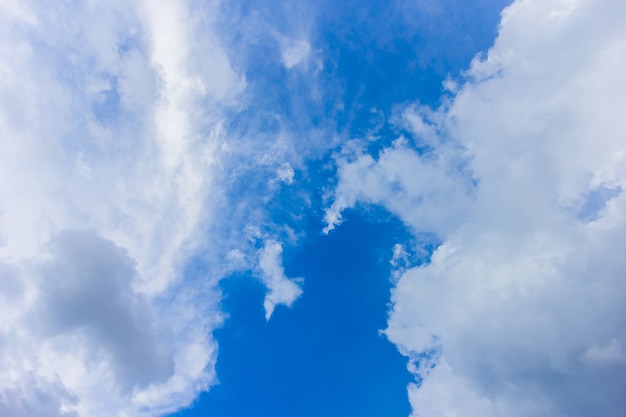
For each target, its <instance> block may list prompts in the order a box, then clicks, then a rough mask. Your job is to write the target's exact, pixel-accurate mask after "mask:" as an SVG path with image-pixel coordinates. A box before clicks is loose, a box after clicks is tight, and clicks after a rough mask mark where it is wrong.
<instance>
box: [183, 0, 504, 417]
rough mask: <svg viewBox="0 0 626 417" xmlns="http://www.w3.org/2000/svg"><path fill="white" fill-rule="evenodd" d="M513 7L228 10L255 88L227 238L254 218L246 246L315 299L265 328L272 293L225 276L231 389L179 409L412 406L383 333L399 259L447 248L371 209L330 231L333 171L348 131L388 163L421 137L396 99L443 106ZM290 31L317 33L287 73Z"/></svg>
mask: <svg viewBox="0 0 626 417" xmlns="http://www.w3.org/2000/svg"><path fill="white" fill-rule="evenodd" d="M508 3H509V2H508V1H501V0H498V1H491V2H478V3H472V4H469V3H466V2H458V1H444V2H437V3H436V4H435V3H434V2H426V3H420V4H421V6H411V5H409V4H402V3H400V2H389V3H374V2H371V3H363V2H321V3H317V4H316V5H311V4H307V5H302V6H301V9H300V10H296V8H295V6H293V5H291V6H289V5H283V4H279V3H276V2H264V1H248V2H240V3H236V4H227V5H223V6H222V7H223V8H224V13H225V19H224V21H223V22H221V26H222V28H223V29H224V33H225V35H224V36H225V37H226V38H225V39H226V43H227V44H230V45H239V44H241V45H248V46H244V47H243V48H241V49H240V48H236V47H233V48H231V52H230V58H231V60H232V62H233V65H234V66H235V67H236V68H239V70H240V71H242V72H243V74H244V75H245V79H246V83H247V87H246V91H245V92H244V95H245V100H244V104H243V108H238V109H232V110H231V111H230V112H229V113H230V114H229V119H228V121H227V126H226V127H227V130H228V132H229V133H230V134H231V135H233V136H234V137H235V138H236V137H239V138H241V139H240V141H241V142H240V144H241V146H242V149H238V150H237V152H235V154H234V156H233V158H234V159H233V160H232V161H230V162H228V163H227V165H228V164H231V165H229V166H231V167H232V170H231V171H230V172H226V173H225V178H224V181H227V182H228V187H225V188H226V189H227V190H228V191H227V194H226V201H224V204H223V207H222V208H223V209H225V210H231V211H232V219H231V220H232V221H231V222H230V223H229V224H225V225H222V228H223V230H220V231H219V233H223V234H231V235H233V236H235V235H236V236H239V237H241V236H243V235H244V234H245V231H244V229H245V228H246V226H247V225H249V224H256V225H257V226H259V227H260V235H259V236H261V239H260V240H253V241H249V242H248V248H247V250H248V251H249V253H253V252H254V251H255V250H258V249H259V248H260V247H262V245H263V242H262V238H263V237H264V238H272V239H277V240H278V241H280V242H282V243H283V246H284V265H285V273H286V276H287V277H290V278H291V277H303V278H304V285H303V290H304V293H303V295H301V297H300V299H298V300H297V301H296V302H295V304H294V305H293V306H292V307H291V308H289V309H288V308H286V307H284V306H278V308H277V309H276V311H275V313H274V315H273V316H272V317H271V319H270V320H269V321H265V318H264V313H263V298H264V295H265V289H264V287H263V286H262V284H261V283H260V282H259V281H258V280H257V279H256V278H255V277H253V275H254V273H252V272H249V273H242V274H238V275H236V276H233V277H231V278H228V279H226V280H225V281H223V282H222V284H221V289H222V291H223V293H224V295H225V298H224V301H223V307H224V310H225V312H226V313H227V314H228V315H229V318H228V319H227V320H226V321H225V323H224V325H223V327H222V328H221V329H220V330H218V331H217V332H216V334H215V337H216V338H217V341H218V343H219V349H220V355H219V357H218V361H217V373H218V378H219V380H220V383H219V384H218V385H217V386H214V387H213V388H211V390H210V391H209V392H208V393H204V394H202V395H201V397H200V398H199V399H198V400H197V401H196V402H195V404H194V406H193V407H192V408H190V409H187V410H183V411H181V412H180V413H178V414H176V415H177V416H186V417H189V416H196V415H206V414H210V415H214V416H240V415H246V414H253V415H268V416H270V415H271V416H283V415H284V416H287V415H289V416H290V415H302V416H306V415H311V416H313V415H315V416H318V415H328V416H333V415H337V416H343V415H363V416H368V415H372V416H374V415H376V416H378V415H388V416H394V415H397V416H406V415H408V414H409V412H410V408H409V404H408V400H407V396H406V386H407V384H408V383H409V382H411V381H412V380H413V377H412V376H411V374H410V373H409V372H408V371H407V368H406V366H407V359H406V358H403V357H402V356H401V355H400V354H399V353H398V352H397V350H396V348H395V347H394V346H393V345H392V344H391V343H389V342H388V341H387V340H386V339H385V337H384V336H381V335H380V334H379V330H382V329H384V328H385V327H386V320H387V308H388V304H387V303H388V302H389V291H390V288H391V285H392V280H393V268H392V266H391V264H390V262H389V261H390V259H391V258H392V253H393V248H394V245H396V244H403V248H405V249H406V250H407V255H406V259H405V260H404V261H403V263H402V265H401V267H410V266H414V265H417V264H420V263H423V262H428V260H429V257H430V255H431V254H432V252H433V250H434V249H435V248H436V247H437V246H438V245H439V243H440V242H439V241H438V239H437V238H436V236H434V235H432V234H427V233H426V234H421V235H415V234H412V233H411V232H409V230H408V229H406V228H405V227H404V225H402V224H400V223H399V221H398V220H397V219H395V218H394V217H393V216H391V215H390V214H389V213H388V212H386V211H384V210H382V209H378V208H377V207H373V206H369V205H357V207H356V208H355V209H354V210H348V213H345V216H344V222H343V223H342V225H341V226H340V227H339V228H338V229H337V230H336V231H333V232H332V233H331V234H330V235H329V236H323V235H322V234H321V229H322V228H323V226H324V225H323V222H322V218H323V208H324V207H326V206H327V204H328V201H326V198H327V196H326V195H325V190H330V189H331V188H332V186H333V185H334V183H335V182H336V180H337V178H336V175H335V174H336V166H335V165H334V160H333V156H332V153H333V152H335V151H337V149H338V147H340V146H342V145H343V144H345V141H346V140H350V139H363V138H365V139H367V140H369V142H368V145H367V151H368V152H369V153H371V154H372V155H374V156H376V155H377V153H378V152H379V151H380V150H382V149H384V148H385V147H387V146H389V144H390V143H391V142H393V141H394V140H396V139H397V138H398V137H399V136H400V135H411V133H410V132H409V130H407V129H406V128H405V127H404V126H401V125H399V124H398V123H396V122H395V121H394V115H397V111H398V107H399V106H400V107H402V106H406V105H407V104H411V103H416V102H417V103H420V104H424V105H427V106H431V107H434V108H436V107H437V106H438V105H439V104H440V100H441V97H442V94H444V89H443V82H444V81H445V80H446V79H447V78H449V77H452V78H454V79H457V80H461V81H462V73H461V71H462V69H464V68H466V67H467V65H468V63H469V61H470V60H471V59H472V58H473V57H474V56H475V55H476V54H477V53H479V52H481V51H484V50H486V49H487V48H488V47H489V46H490V45H491V44H492V43H493V39H494V36H495V34H496V28H497V27H496V26H497V23H498V21H499V13H500V11H501V9H502V8H503V7H504V6H505V5H506V4H508ZM299 7H300V6H299ZM281 39H292V40H299V39H302V40H305V41H306V42H308V43H309V46H310V51H309V54H310V55H309V56H308V58H307V59H308V60H309V61H308V62H305V63H304V64H303V66H302V67H299V66H297V65H296V66H293V67H291V68H287V66H286V65H284V62H282V61H281V59H282V57H281ZM316 60H319V62H317V61H316ZM281 135H285V136H287V139H286V140H290V141H291V145H292V147H291V148H289V149H290V150H289V152H292V153H291V154H280V152H279V151H276V147H274V148H273V146H274V145H276V143H278V142H279V141H280V140H281ZM337 136H338V137H340V140H339V141H338V142H335V140H336V139H335V138H336V137H337ZM250 139H251V140H250ZM231 143H232V142H231ZM235 146H237V145H235ZM414 146H416V145H414ZM418 151H419V149H418ZM241 153H244V154H246V155H257V156H258V157H257V159H256V162H253V163H252V164H250V163H246V164H238V162H237V160H238V158H239V156H238V154H241ZM263 158H265V159H263ZM281 158H282V160H281ZM248 160H249V159H248ZM283 162H287V163H291V164H292V165H293V166H290V168H291V169H293V178H292V180H290V181H287V182H285V181H282V182H281V181H278V180H277V170H278V169H280V167H281V164H282V163H283ZM225 241H233V242H235V241H241V239H234V238H233V239H226V240H225ZM224 249H225V250H228V249H229V248H224ZM190 265H191V266H190V267H189V268H188V275H195V274H196V273H198V274H200V275H203V274H205V273H206V271H205V269H204V267H203V266H202V261H201V260H198V259H196V260H194V261H193V262H192V263H191V264H190ZM190 278H191V279H193V277H190ZM257 278H258V277H257ZM426 354H427V353H425V355H426ZM430 354H432V355H431V356H432V358H431V357H430V356H429V357H428V358H426V357H421V358H412V359H411V361H412V362H411V363H412V364H413V366H418V364H417V362H419V361H420V360H421V361H422V362H424V361H426V360H427V359H429V358H430V359H433V358H434V359H433V362H435V359H436V356H437V355H436V354H437V353H436V352H431V353H430ZM417 382H419V381H417Z"/></svg>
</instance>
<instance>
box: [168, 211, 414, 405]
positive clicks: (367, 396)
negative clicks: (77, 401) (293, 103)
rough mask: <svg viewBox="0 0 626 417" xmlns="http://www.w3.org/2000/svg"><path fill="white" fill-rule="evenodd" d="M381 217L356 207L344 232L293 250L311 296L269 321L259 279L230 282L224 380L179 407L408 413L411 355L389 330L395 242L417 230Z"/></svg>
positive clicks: (290, 268)
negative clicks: (407, 357) (386, 332)
mask: <svg viewBox="0 0 626 417" xmlns="http://www.w3.org/2000/svg"><path fill="white" fill-rule="evenodd" d="M380 218H381V216H371V217H369V218H368V219H365V218H364V217H363V216H362V215H360V214H358V213H356V212H353V213H352V214H351V215H348V221H347V222H346V224H345V225H344V226H342V228H340V229H339V230H338V231H337V232H336V233H333V234H331V235H329V236H325V237H322V238H317V239H310V240H308V241H307V242H306V243H304V244H303V245H302V246H301V247H299V248H292V249H288V250H286V252H285V269H286V274H287V275H288V276H303V277H304V280H305V281H304V295H303V296H302V298H301V299H299V300H298V301H296V303H295V304H294V305H293V306H292V307H291V308H290V309H287V308H284V307H279V308H277V310H276V311H275V313H274V315H273V316H272V318H271V319H270V320H269V321H267V322H266V321H265V319H264V317H263V311H262V310H263V309H262V300H263V297H264V288H263V287H262V286H261V285H260V284H259V283H258V281H256V280H254V279H252V278H251V277H250V276H245V275H244V276H235V277H232V278H229V279H226V280H225V281H223V282H222V284H221V286H222V289H223V291H224V293H225V298H224V301H223V307H224V309H225V311H226V312H227V313H228V314H229V315H230V317H229V318H228V320H227V321H226V324H225V325H224V327H223V328H222V329H220V330H218V331H217V332H216V338H217V340H218V342H219V345H220V354H219V357H218V362H217V372H218V375H219V379H220V384H219V385H217V386H215V387H213V388H212V389H211V390H210V391H209V392H208V393H206V394H203V395H202V396H201V397H200V399H199V400H198V401H197V402H196V404H195V405H194V406H193V407H192V408H190V409H188V410H185V411H183V412H180V413H179V414H178V415H179V416H195V415H205V414H211V415H219V416H242V415H250V414H253V415H259V416H281V415H285V416H287V415H299V416H319V415H326V416H345V415H362V416H380V415H386V416H406V415H408V414H409V411H410V408H409V404H408V401H407V399H406V393H405V387H406V385H407V384H408V383H409V382H410V381H411V376H410V374H409V373H408V372H407V370H406V360H405V359H404V358H403V357H402V356H401V355H400V354H399V353H398V352H397V350H396V349H395V347H394V346H393V345H392V344H390V343H389V342H387V341H386V339H385V337H384V336H383V335H381V334H380V333H379V330H381V329H384V328H385V325H386V308H387V307H386V306H387V302H388V300H389V291H390V286H391V284H390V282H389V280H388V276H389V273H390V268H391V265H390V263H389V259H390V258H391V255H392V254H391V250H390V248H391V247H393V245H394V244H395V243H397V242H398V241H405V240H406V239H408V238H410V237H409V236H408V234H407V230H406V229H405V228H404V226H403V225H402V224H401V223H400V222H399V221H397V220H392V218H391V217H390V216H389V215H388V214H387V215H384V217H383V219H384V220H385V221H382V222H381V221H378V220H377V219H380Z"/></svg>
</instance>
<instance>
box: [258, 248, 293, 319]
mask: <svg viewBox="0 0 626 417" xmlns="http://www.w3.org/2000/svg"><path fill="white" fill-rule="evenodd" d="M282 253H283V246H282V245H281V244H280V243H278V242H276V241H273V240H269V241H266V242H265V245H264V246H263V248H262V249H261V250H260V251H259V268H260V269H261V275H262V280H263V283H264V284H265V286H266V287H267V290H268V293H267V294H266V296H265V300H264V301H263V306H264V307H265V319H266V320H269V319H270V317H271V316H272V313H273V312H274V309H275V308H276V306H277V305H279V304H284V305H286V306H287V307H290V306H291V305H292V304H293V303H294V302H295V301H296V300H297V299H298V297H300V295H301V294H302V288H300V285H298V284H299V283H300V282H301V279H299V278H296V279H291V280H290V279H289V278H287V277H286V276H285V270H284V268H283V263H282Z"/></svg>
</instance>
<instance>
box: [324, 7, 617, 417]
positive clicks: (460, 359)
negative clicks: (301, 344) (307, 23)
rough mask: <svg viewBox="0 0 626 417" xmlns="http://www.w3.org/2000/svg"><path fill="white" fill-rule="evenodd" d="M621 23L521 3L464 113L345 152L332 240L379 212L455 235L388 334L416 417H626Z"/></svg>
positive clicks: (482, 64) (461, 100)
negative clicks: (363, 210)
mask: <svg viewBox="0 0 626 417" xmlns="http://www.w3.org/2000/svg"><path fill="white" fill-rule="evenodd" d="M625 16H626V7H624V6H622V5H617V3H615V2H612V1H597V2H586V1H547V2H546V1H518V2H516V3H514V4H513V5H511V6H510V7H509V8H507V9H506V10H505V11H504V12H503V15H502V22H501V26H500V29H499V35H498V38H497V39H496V41H495V44H494V45H493V47H492V48H491V49H490V50H489V52H488V53H487V55H486V56H478V57H477V58H476V59H474V61H473V62H472V64H471V66H470V68H469V69H468V70H467V72H466V73H465V76H466V82H465V84H464V85H462V86H460V88H459V91H458V93H457V94H456V96H455V97H454V98H453V100H452V101H451V102H450V103H446V104H444V105H443V106H442V108H441V109H439V110H438V111H431V112H430V113H428V112H426V113H425V111H424V109H423V108H422V107H420V106H409V107H406V110H405V111H404V112H403V116H402V120H404V121H405V124H404V126H406V127H407V129H408V130H409V131H411V136H412V138H411V140H412V141H413V142H412V143H413V145H411V146H409V145H404V144H402V143H405V142H399V143H398V142H397V143H396V144H394V145H393V146H392V147H390V148H388V149H386V150H384V151H383V152H382V153H381V154H380V155H378V156H376V155H375V156H374V157H373V156H370V155H368V154H365V153H363V152H357V153H356V156H352V157H351V158H345V157H342V156H340V157H339V158H338V164H339V177H340V180H339V184H338V186H337V189H336V193H335V200H334V203H333V204H332V206H331V207H330V208H329V210H328V211H327V217H326V220H327V224H328V226H327V230H330V229H332V227H334V226H335V225H336V224H338V222H339V221H340V215H341V211H342V210H344V209H345V208H348V207H353V206H354V205H355V204H357V203H358V202H366V203H373V204H381V205H383V206H385V207H387V208H388V209H389V210H390V211H392V212H393V213H395V214H396V215H398V216H399V217H400V218H401V219H402V220H403V221H404V222H405V223H406V224H407V226H409V227H410V228H412V229H413V230H415V231H431V232H434V233H435V234H436V235H437V236H438V238H439V239H441V241H442V242H443V243H442V244H441V245H440V246H439V247H438V248H437V249H436V250H435V252H434V253H433V254H432V258H431V260H430V262H429V263H427V264H424V265H422V266H419V267H415V268H412V269H408V270H406V271H404V272H403V273H402V274H401V276H400V278H399V280H398V281H397V284H396V287H395V289H394V290H393V295H392V302H393V307H392V310H391V312H390V317H389V322H388V328H387V330H386V334H387V337H388V338H389V339H390V340H391V341H392V342H394V343H395V344H396V345H397V346H398V348H399V349H400V351H401V352H403V353H404V354H405V355H406V356H407V357H408V358H409V360H410V369H411V370H412V371H413V372H414V373H415V374H416V383H415V384H413V385H411V386H410V387H409V397H410V401H411V404H412V406H413V414H414V415H416V416H417V415H419V416H422V417H426V416H447V415H450V416H451V415H459V414H462V415H480V416H544V415H552V416H560V415H562V416H565V415H567V416H584V415H592V414H593V415H622V414H623V410H624V409H625V408H626V403H624V398H623V395H622V394H623V393H622V392H621V391H623V387H624V386H625V385H626V368H624V362H623V346H624V343H626V327H625V326H624V323H626V310H625V309H624V303H623V299H622V298H623V297H621V296H620V294H623V293H624V292H625V291H626V282H624V279H623V277H624V275H625V274H626V258H625V257H624V254H623V248H624V246H625V245H626V240H625V239H626V219H625V217H624V213H626V195H625V194H624V193H623V192H622V190H623V189H624V183H625V182H626V168H625V167H626V161H625V158H626V142H625V141H624V138H623V132H624V130H625V128H626V125H625V122H624V118H623V116H622V115H621V113H622V109H623V108H624V106H625V105H626V103H624V97H626V83H625V82H624V78H623V75H622V74H623V68H624V65H625V64H626V61H625V60H624V57H625V56H626V42H625V41H624V39H626V33H625V32H624V29H623V25H620V24H619V23H618V22H619V21H621V20H623V19H624V17H625ZM433 114H434V115H436V116H435V117H434V118H433V117H430V115H433ZM437 114H438V115H437ZM429 120H434V122H430V121H429ZM450 160H456V161H458V163H457V162H452V163H451V162H449V161H450ZM455 171H456V172H455ZM459 172H460V174H459ZM432 365H436V366H434V368H432ZM451 393H454V395H452V394H451Z"/></svg>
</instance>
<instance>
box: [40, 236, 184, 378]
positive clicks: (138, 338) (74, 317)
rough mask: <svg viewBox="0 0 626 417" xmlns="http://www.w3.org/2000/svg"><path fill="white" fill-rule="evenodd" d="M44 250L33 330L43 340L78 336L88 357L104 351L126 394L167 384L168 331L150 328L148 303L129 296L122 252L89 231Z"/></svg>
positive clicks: (131, 274) (129, 271)
mask: <svg viewBox="0 0 626 417" xmlns="http://www.w3.org/2000/svg"><path fill="white" fill-rule="evenodd" d="M46 249H47V253H46V256H45V257H44V260H43V261H42V262H41V263H39V264H38V265H37V267H36V271H37V279H36V281H37V285H38V290H39V292H40V298H39V300H38V303H37V306H36V308H35V310H34V311H33V312H31V313H30V315H29V320H30V321H31V325H32V328H35V329H38V331H39V332H40V334H41V335H42V336H44V337H52V336H57V335H65V334H76V333H77V334H80V335H81V337H80V338H78V339H77V340H82V341H84V343H85V346H83V348H85V349H87V350H88V351H90V352H91V354H92V355H96V354H97V352H98V351H99V350H104V351H105V352H106V356H108V357H110V361H111V364H112V366H113V369H114V372H115V374H116V376H117V379H118V382H119V383H120V385H121V387H122V388H123V389H125V390H127V389H130V388H132V387H133V386H135V385H140V386H141V385H146V384H148V383H154V382H159V381H161V382H162V381H164V380H165V379H167V378H168V377H169V376H170V375H171V374H172V372H173V362H172V359H171V356H172V352H171V351H170V349H169V348H168V345H167V344H166V343H167V341H168V340H167V339H168V337H167V330H166V329H164V328H157V327H155V325H154V324H153V323H155V317H153V314H152V312H151V310H150V307H149V304H148V303H147V302H146V300H145V299H144V298H143V296H141V295H140V294H137V293H135V292H134V291H133V288H132V283H133V278H135V269H134V263H133V262H132V260H131V259H130V258H129V257H128V255H127V253H126V252H125V251H124V250H122V249H121V248H119V247H118V246H116V245H115V244H114V243H113V242H111V241H108V240H105V239H103V238H101V237H99V236H98V235H97V234H96V233H95V232H93V231H66V232H63V233H60V234H59V235H57V236H55V237H54V238H53V239H52V240H51V241H50V243H48V245H47V246H46ZM68 340H76V339H71V338H70V339H68ZM75 348H76V347H75V346H67V349H68V350H73V349H75Z"/></svg>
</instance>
